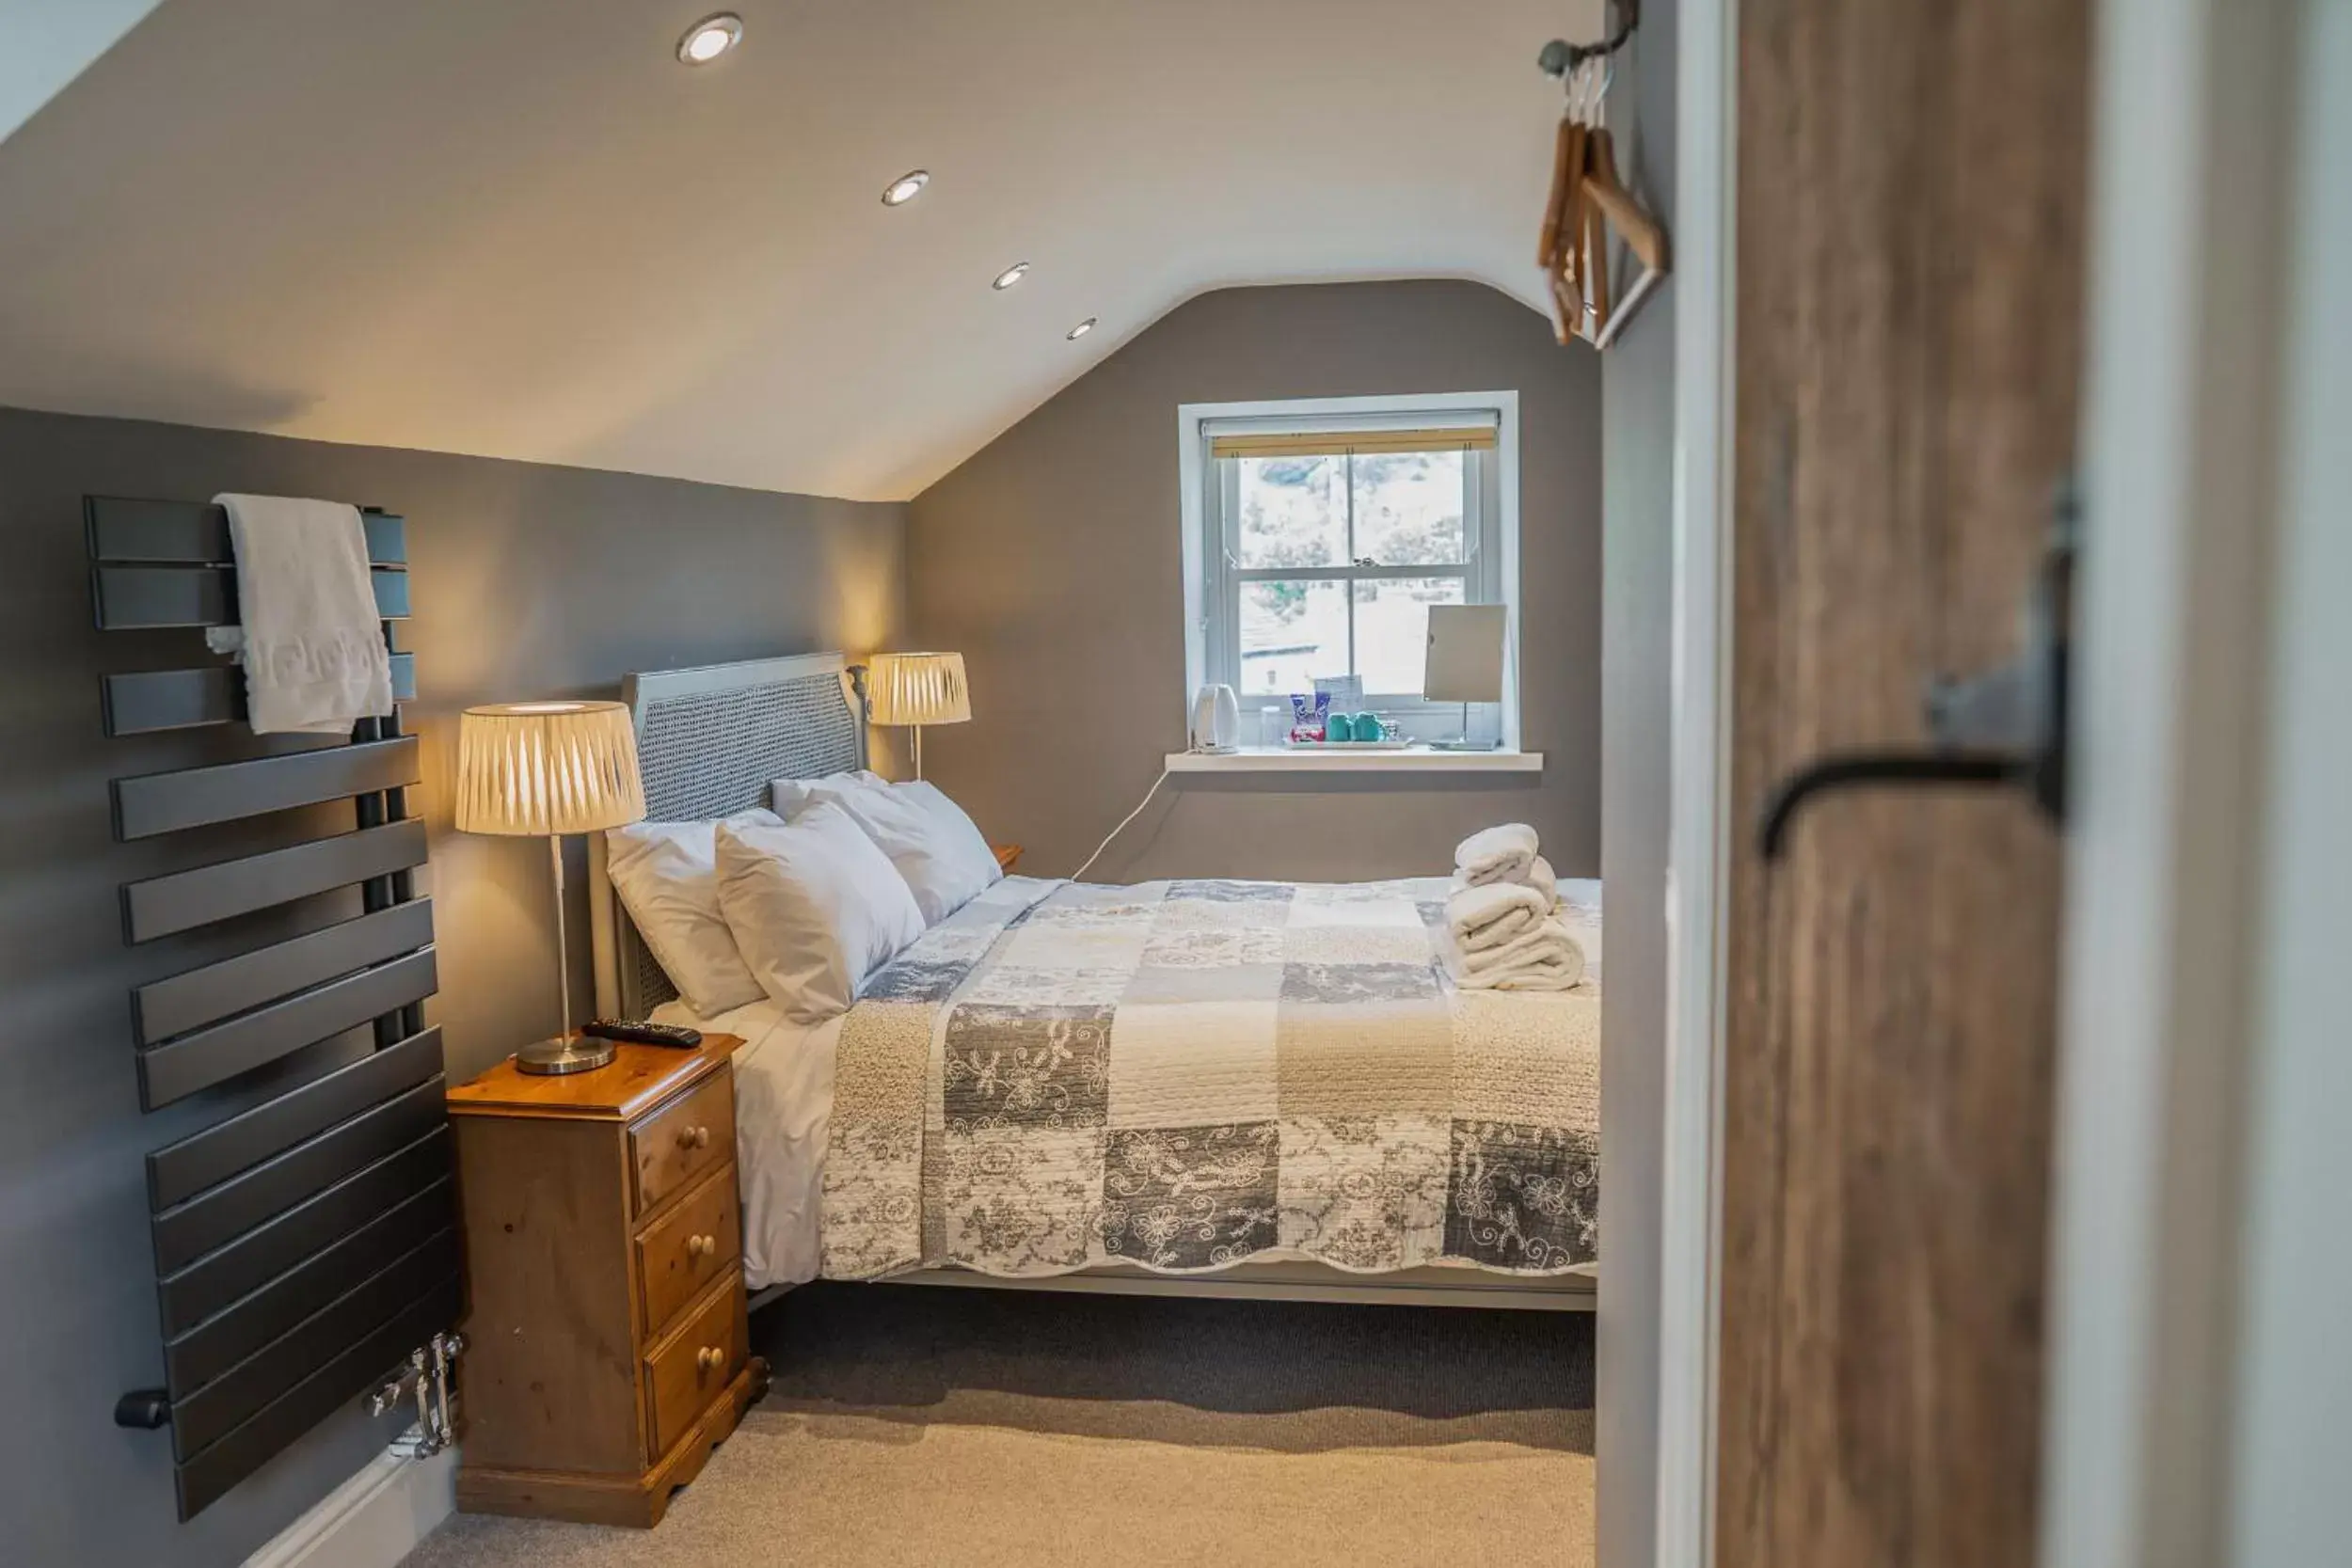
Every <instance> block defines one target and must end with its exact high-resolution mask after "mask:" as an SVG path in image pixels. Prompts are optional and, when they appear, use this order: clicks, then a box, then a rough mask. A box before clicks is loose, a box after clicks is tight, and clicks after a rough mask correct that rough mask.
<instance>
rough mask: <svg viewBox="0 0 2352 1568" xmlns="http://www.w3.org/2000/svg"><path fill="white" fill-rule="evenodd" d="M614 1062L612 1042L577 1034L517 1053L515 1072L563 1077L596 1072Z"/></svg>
mask: <svg viewBox="0 0 2352 1568" xmlns="http://www.w3.org/2000/svg"><path fill="white" fill-rule="evenodd" d="M611 1061H612V1041H611V1040H600V1039H591V1038H589V1037H586V1036H584V1035H575V1036H572V1037H570V1038H568V1039H560V1040H541V1041H539V1042H538V1043H537V1044H536V1045H526V1046H524V1047H523V1048H522V1049H521V1050H520V1051H517V1052H516V1053H515V1070H516V1072H527V1073H529V1074H530V1075H531V1076H532V1077H533V1078H563V1077H566V1076H568V1075H570V1074H572V1073H575V1072H593V1071H595V1070H596V1069H598V1068H600V1067H603V1066H605V1065H606V1064H608V1063H609V1062H611Z"/></svg>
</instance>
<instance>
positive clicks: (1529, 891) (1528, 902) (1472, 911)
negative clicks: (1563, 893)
mask: <svg viewBox="0 0 2352 1568" xmlns="http://www.w3.org/2000/svg"><path fill="white" fill-rule="evenodd" d="M1550 912H1551V903H1550V901H1549V899H1547V898H1545V897H1544V895H1542V894H1541V893H1539V892H1537V891H1536V890H1535V889H1534V888H1532V887H1528V886H1525V885H1524V884H1522V883H1518V882H1489V883H1487V884H1486V886H1484V887H1472V888H1463V889H1461V890H1460V891H1458V892H1456V893H1454V894H1453V895H1450V896H1448V897H1447V899H1446V901H1445V918H1446V929H1447V930H1448V931H1449V932H1450V933H1451V934H1452V935H1453V938H1454V944H1455V945H1456V946H1458V947H1460V948H1461V949H1462V951H1464V952H1465V953H1475V952H1478V951H1480V950H1482V949H1485V948H1488V947H1500V946H1501V945H1502V943H1504V942H1509V941H1511V940H1512V939H1513V938H1515V937H1520V936H1524V935H1526V934H1527V933H1528V932H1529V931H1532V930H1534V928H1535V927H1536V926H1537V925H1539V924H1540V923H1541V922H1542V921H1543V918H1544V917H1545V916H1546V915H1548V914H1549V913H1550Z"/></svg>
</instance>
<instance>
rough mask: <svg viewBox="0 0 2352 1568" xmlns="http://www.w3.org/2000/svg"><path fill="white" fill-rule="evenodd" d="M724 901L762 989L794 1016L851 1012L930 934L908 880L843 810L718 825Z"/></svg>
mask: <svg viewBox="0 0 2352 1568" xmlns="http://www.w3.org/2000/svg"><path fill="white" fill-rule="evenodd" d="M719 908H720V909H721V910H722V911H723V912H724V913H725V915H726V919H727V928H728V929H729V930H731V931H733V932H734V933H735V942H736V945H737V946H738V947H739V948H740V949H741V950H742V953H743V960H744V962H745V963H746V964H748V965H749V966H750V968H751V972H752V974H753V975H754V976H755V978H756V979H757V980H758V981H759V989H760V990H764V991H766V992H767V993H768V996H769V999H770V1000H771V1001H772V1002H774V1003H775V1005H776V1006H779V1007H781V1008H782V1009H784V1015H785V1017H786V1018H787V1019H789V1020H791V1021H792V1022H795V1023H822V1022H824V1021H825V1020H827V1019H829V1018H832V1017H834V1016H835V1015H837V1014H840V1013H844V1012H847V1011H849V1008H850V1003H852V1002H854V1001H856V1000H857V996H858V992H859V991H860V990H862V989H864V987H865V985H866V980H867V979H868V978H870V977H871V976H872V975H873V974H874V972H875V971H876V970H878V969H880V968H882V965H884V964H886V963H888V962H889V961H890V960H891V959H892V958H897V957H898V953H899V951H900V950H901V949H902V948H904V947H905V946H906V945H907V944H908V943H909V942H913V941H914V939H915V938H917V937H919V936H921V935H922V934H923V911H921V910H919V909H917V908H916V907H915V903H914V894H913V893H911V892H909V891H908V889H907V884H906V879H904V878H902V877H900V876H899V875H898V872H897V871H896V870H894V869H893V868H892V867H891V864H890V861H889V859H888V857H886V856H884V855H883V854H882V851H881V850H880V849H878V848H876V847H874V841H873V840H871V839H869V838H867V837H866V834H865V832H864V831H863V830H861V829H860V828H859V827H858V825H857V824H856V823H855V822H853V821H851V820H850V816H849V814H848V813H847V812H844V811H842V810H841V809H840V808H839V807H837V806H834V805H830V804H827V803H824V802H821V801H820V802H818V804H816V805H812V806H810V807H809V808H808V809H807V810H806V811H803V812H802V813H801V815H800V816H796V817H794V818H793V819H792V820H791V821H790V822H788V823H785V822H774V821H771V822H765V823H746V824H744V825H742V826H740V827H738V826H735V825H734V824H726V825H723V826H722V827H721V828H720V830H719Z"/></svg>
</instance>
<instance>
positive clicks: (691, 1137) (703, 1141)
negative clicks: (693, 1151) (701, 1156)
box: [677, 1127, 710, 1148]
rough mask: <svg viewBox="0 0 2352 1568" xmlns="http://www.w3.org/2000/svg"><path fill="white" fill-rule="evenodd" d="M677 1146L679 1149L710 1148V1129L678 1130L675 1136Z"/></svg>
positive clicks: (685, 1128) (683, 1128)
mask: <svg viewBox="0 0 2352 1568" xmlns="http://www.w3.org/2000/svg"><path fill="white" fill-rule="evenodd" d="M677 1146H678V1148H709V1147H710V1129H709V1128H707V1127H681V1128H679V1129H678V1134H677Z"/></svg>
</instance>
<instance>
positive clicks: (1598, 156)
mask: <svg viewBox="0 0 2352 1568" xmlns="http://www.w3.org/2000/svg"><path fill="white" fill-rule="evenodd" d="M1618 41H1619V42H1622V41H1623V40H1622V38H1620V39H1619V40H1618ZM1611 48H1613V45H1612V46H1611ZM1608 52H1609V51H1608V50H1606V49H1604V50H1598V51H1596V52H1594V53H1592V54H1588V55H1584V56H1583V57H1582V58H1580V59H1577V60H1574V61H1573V62H1571V63H1569V64H1568V65H1566V67H1565V69H1564V70H1563V71H1561V72H1560V74H1561V76H1562V79H1563V81H1564V83H1565V87H1566V91H1567V100H1568V102H1567V107H1566V109H1565V112H1564V113H1563V115H1562V116H1561V120H1560V129H1559V132H1558V134H1557V135H1555V136H1554V138H1553V142H1552V170H1551V190H1550V193H1549V200H1548V201H1547V203H1546V205H1545V208H1544V221H1543V228H1542V230H1541V233H1540V236H1539V237H1538V239H1537V242H1536V247H1535V259H1536V263H1537V264H1538V265H1539V266H1541V267H1542V268H1543V269H1544V272H1545V276H1546V281H1547V284H1548V288H1549V293H1550V296H1551V304H1552V322H1553V326H1554V329H1555V331H1556V333H1557V335H1558V337H1559V340H1560V341H1561V342H1562V343H1563V344H1565V343H1568V342H1570V341H1574V340H1576V339H1579V338H1581V339H1583V340H1584V341H1586V342H1589V343H1591V344H1592V345H1593V346H1594V347H1595V348H1596V349H1605V348H1607V347H1608V346H1609V345H1610V344H1611V343H1613V342H1614V341H1616V339H1617V336H1618V334H1619V333H1621V332H1622V331H1623V330H1624V329H1625V327H1626V325H1627V324H1628V323H1629V322H1630V321H1631V320H1632V319H1633V315H1634V312H1635V311H1636V310H1638V309H1640V308H1641V305H1642V302H1643V301H1644V300H1645V299H1646V298H1648V297H1649V295H1650V294H1651V293H1653V292H1654V291H1655V290H1656V289H1657V287H1658V285H1659V284H1660V283H1661V281H1662V280H1663V279H1664V278H1665V277H1666V275H1667V273H1668V272H1669V271H1670V270H1671V265H1670V252H1669V249H1668V246H1667V240H1666V231H1665V230H1664V229H1663V228H1661V226H1660V225H1659V223H1658V222H1657V220H1656V219H1654V218H1652V217H1651V216H1650V215H1649V214H1647V213H1645V212H1644V211H1643V210H1642V205H1641V203H1640V201H1638V200H1637V199H1636V198H1634V196H1633V194H1632V193H1631V192H1630V191H1628V190H1627V189H1626V188H1625V184H1624V182H1622V181H1621V180H1620V179H1619V178H1618V176H1617V161H1616V152H1615V148H1614V144H1613V141H1612V139H1611V137H1610V135H1609V132H1608V130H1607V129H1606V127H1604V126H1603V125H1602V124H1600V122H1599V117H1600V110H1601V106H1602V104H1603V103H1604V102H1605V101H1606V99H1607V96H1608V91H1609V84H1610V81H1611V80H1612V79H1613V74H1614V68H1613V67H1609V68H1607V73H1606V74H1604V75H1603V76H1602V78H1601V80H1600V81H1599V82H1598V84H1597V86H1596V85H1595V84H1594V82H1593V79H1592V74H1593V73H1592V72H1591V71H1589V70H1587V68H1588V67H1592V66H1598V65H1601V64H1602V62H1603V60H1604V59H1605V57H1606V55H1607V53H1608ZM1612 229H1614V230H1616V231H1617V233H1618V234H1619V235H1620V236H1621V237H1622V238H1623V239H1624V241H1625V243H1626V246H1627V248H1628V249H1629V250H1631V251H1632V253H1633V255H1634V258H1635V259H1636V260H1637V261H1640V263H1641V266H1642V270H1641V272H1640V274H1639V275H1638V276H1637V277H1635V278H1634V280H1633V285H1632V287H1631V288H1630V289H1629V290H1628V291H1627V292H1626V293H1625V295H1624V297H1623V298H1621V299H1618V300H1615V301H1614V302H1613V301H1612V300H1611V297H1610V293H1611V290H1610V277H1609V233H1610V230H1612Z"/></svg>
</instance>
